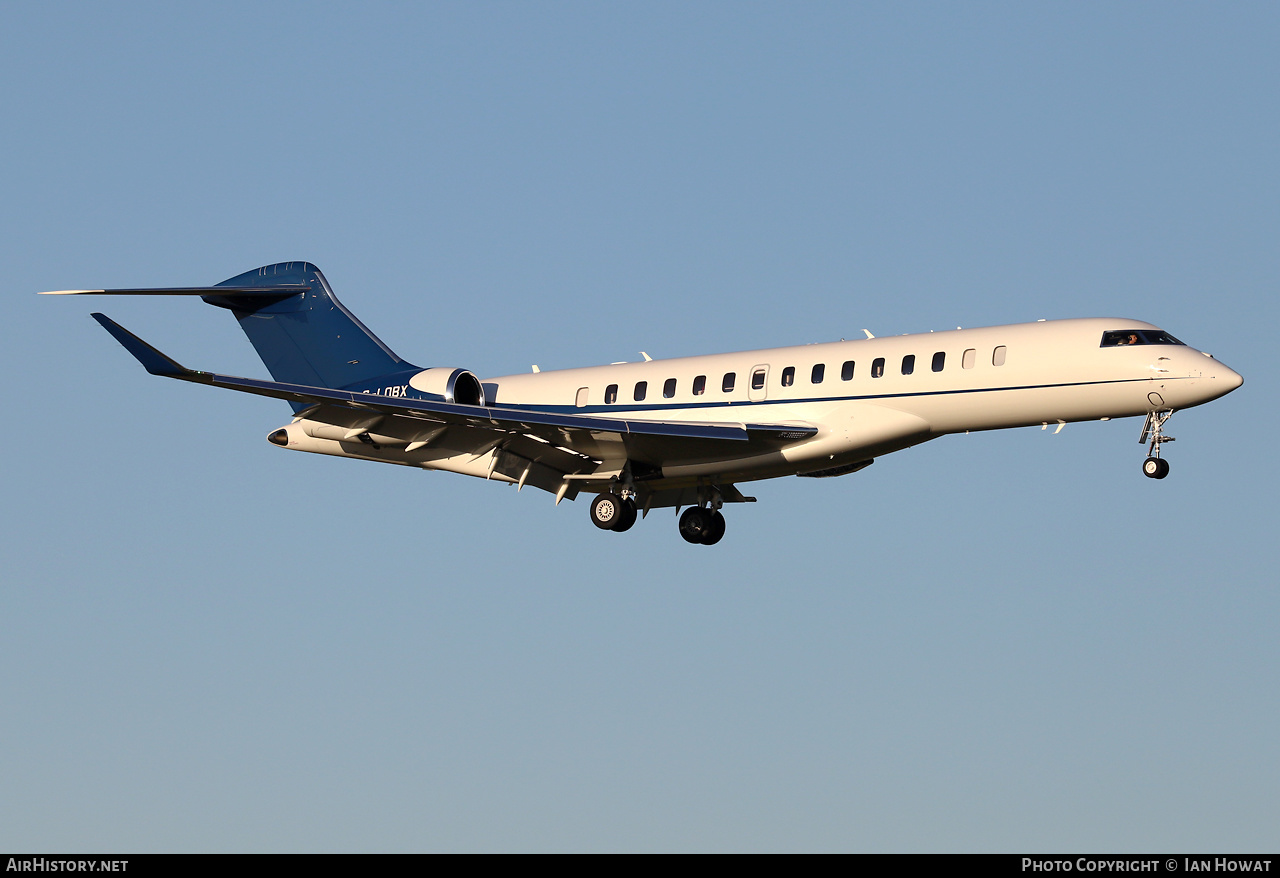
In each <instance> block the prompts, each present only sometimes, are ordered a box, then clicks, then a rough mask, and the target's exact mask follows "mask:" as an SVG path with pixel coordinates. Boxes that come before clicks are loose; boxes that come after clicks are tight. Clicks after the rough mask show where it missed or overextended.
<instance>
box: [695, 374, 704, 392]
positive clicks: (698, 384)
mask: <svg viewBox="0 0 1280 878" xmlns="http://www.w3.org/2000/svg"><path fill="white" fill-rule="evenodd" d="M706 392H707V376H706V375H699V376H698V377H697V378H695V379H693V395H694V396H702V394H704V393H706Z"/></svg>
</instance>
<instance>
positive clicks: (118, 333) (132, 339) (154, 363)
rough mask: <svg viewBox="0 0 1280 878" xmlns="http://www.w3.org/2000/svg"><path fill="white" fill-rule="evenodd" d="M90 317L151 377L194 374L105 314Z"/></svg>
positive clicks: (174, 376)
mask: <svg viewBox="0 0 1280 878" xmlns="http://www.w3.org/2000/svg"><path fill="white" fill-rule="evenodd" d="M91 316H92V317H93V319H94V320H96V321H98V322H99V323H101V324H102V328H103V329H105V330H106V331H107V332H109V333H111V335H112V336H114V337H115V340H116V341H118V342H120V344H122V345H124V349H125V350H126V351H128V352H129V353H131V354H133V356H134V358H136V359H137V361H138V362H139V363H141V364H142V365H143V367H144V368H145V369H146V370H147V371H148V372H150V373H151V374H152V375H163V376H164V377H166V378H184V377H186V376H188V375H192V374H194V373H193V372H192V371H191V370H190V369H188V368H186V367H185V366H183V365H182V364H180V363H178V362H177V361H176V360H172V359H170V358H169V357H167V356H165V355H164V354H162V353H160V352H159V351H158V350H156V349H155V348H153V347H152V346H151V345H149V344H147V343H146V342H145V341H143V340H142V339H140V338H138V337H137V336H136V335H134V334H133V333H132V332H130V331H129V330H127V329H125V328H124V327H123V326H121V325H120V324H119V323H116V322H115V321H114V320H112V319H111V318H110V317H108V316H107V315H106V314H99V313H98V312H96V311H95V312H94V313H93V314H92V315H91Z"/></svg>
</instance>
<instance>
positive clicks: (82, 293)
mask: <svg viewBox="0 0 1280 878" xmlns="http://www.w3.org/2000/svg"><path fill="white" fill-rule="evenodd" d="M105 292H106V290H45V291H44V292H42V293H36V295H37V296H90V295H93V294H94V293H105Z"/></svg>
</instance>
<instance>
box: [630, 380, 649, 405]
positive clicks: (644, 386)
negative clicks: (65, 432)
mask: <svg viewBox="0 0 1280 878" xmlns="http://www.w3.org/2000/svg"><path fill="white" fill-rule="evenodd" d="M648 392H649V382H648V381H637V382H636V392H635V395H634V396H633V397H632V398H633V399H634V400H635V401H636V402H640V401H641V400H643V399H644V395H645V394H646V393H648Z"/></svg>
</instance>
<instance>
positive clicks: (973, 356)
mask: <svg viewBox="0 0 1280 878" xmlns="http://www.w3.org/2000/svg"><path fill="white" fill-rule="evenodd" d="M977 362H978V352H977V351H975V350H974V349H973V348H969V350H967V351H965V352H964V355H963V356H962V357H961V358H960V366H961V368H963V369H972V368H973V367H974V364H975V363H977Z"/></svg>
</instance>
